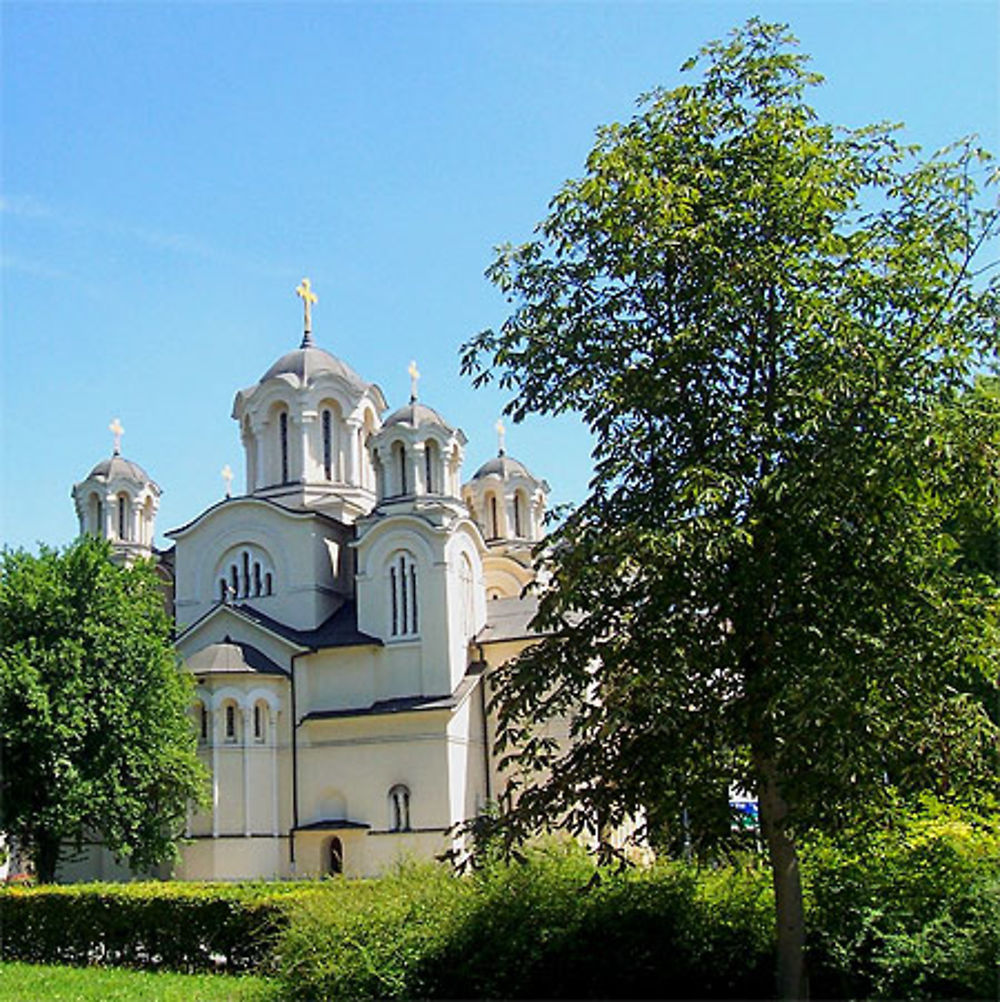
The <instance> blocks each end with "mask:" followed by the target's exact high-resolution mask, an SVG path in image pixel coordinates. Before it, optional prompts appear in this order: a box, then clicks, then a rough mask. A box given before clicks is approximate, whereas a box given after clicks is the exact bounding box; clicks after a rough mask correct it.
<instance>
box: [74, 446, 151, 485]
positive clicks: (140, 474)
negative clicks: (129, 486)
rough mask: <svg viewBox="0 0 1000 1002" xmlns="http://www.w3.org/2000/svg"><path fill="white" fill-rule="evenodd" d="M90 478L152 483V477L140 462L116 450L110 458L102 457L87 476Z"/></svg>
mask: <svg viewBox="0 0 1000 1002" xmlns="http://www.w3.org/2000/svg"><path fill="white" fill-rule="evenodd" d="M87 479H88V480H94V479H97V480H117V479H122V480H132V481H134V482H135V483H137V484H151V483H152V482H153V481H152V478H151V477H150V475H149V474H148V473H147V472H146V471H145V470H144V469H143V468H142V467H141V466H140V465H139V464H138V463H133V462H132V461H131V460H128V459H125V458H124V457H123V456H120V455H118V453H117V452H116V453H115V454H114V455H113V456H112V457H111V458H110V459H102V460H101V461H100V462H99V463H98V464H97V465H96V466H95V467H94V468H93V469H92V470H91V471H90V474H89V475H88V476H87Z"/></svg>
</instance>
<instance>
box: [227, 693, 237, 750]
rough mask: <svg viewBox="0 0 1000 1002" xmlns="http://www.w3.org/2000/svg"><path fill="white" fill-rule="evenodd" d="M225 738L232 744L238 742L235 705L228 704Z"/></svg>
mask: <svg viewBox="0 0 1000 1002" xmlns="http://www.w3.org/2000/svg"><path fill="white" fill-rule="evenodd" d="M225 736H226V740H227V741H228V742H230V743H232V742H235V741H236V706H235V705H234V704H233V703H226V730H225Z"/></svg>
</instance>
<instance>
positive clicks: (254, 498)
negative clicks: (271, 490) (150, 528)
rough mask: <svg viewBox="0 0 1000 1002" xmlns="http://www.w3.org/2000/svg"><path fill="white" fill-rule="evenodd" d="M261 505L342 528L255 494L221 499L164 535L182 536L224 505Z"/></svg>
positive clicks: (319, 514)
mask: <svg viewBox="0 0 1000 1002" xmlns="http://www.w3.org/2000/svg"><path fill="white" fill-rule="evenodd" d="M247 503H250V504H262V505H267V506H268V507H271V508H274V509H275V510H276V511H279V512H281V513H282V514H283V515H288V516H290V517H292V518H298V519H303V518H305V519H310V518H312V519H319V520H320V521H323V522H329V523H331V524H333V525H337V526H340V527H341V528H343V522H338V521H337V519H335V518H331V517H330V516H329V515H326V514H324V513H323V512H321V511H314V510H312V509H308V508H298V507H296V508H290V507H288V506H287V505H283V504H279V503H278V502H277V501H274V500H272V499H271V498H266V497H259V496H258V495H256V494H241V495H240V496H239V497H229V498H222V500H221V501H216V502H215V504H213V505H210V506H209V507H208V508H206V509H205V510H204V511H203V512H201V514H200V515H196V516H195V517H194V518H193V519H191V521H190V522H185V523H184V525H182V526H179V527H178V528H176V529H170V530H168V531H167V532H165V533H164V535H165V536H166V537H167V538H168V539H174V538H175V537H177V536H181V535H183V534H184V533H185V532H188V531H189V530H190V529H193V528H194V527H195V526H196V525H197V524H198V523H199V522H202V521H204V519H206V518H208V517H209V515H214V514H215V512H217V511H218V510H219V509H220V508H222V507H224V506H226V505H236V504H247Z"/></svg>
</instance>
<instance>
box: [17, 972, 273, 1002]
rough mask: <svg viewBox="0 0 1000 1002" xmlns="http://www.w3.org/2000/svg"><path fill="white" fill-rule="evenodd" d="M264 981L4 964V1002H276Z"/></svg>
mask: <svg viewBox="0 0 1000 1002" xmlns="http://www.w3.org/2000/svg"><path fill="white" fill-rule="evenodd" d="M277 998H278V995H277V991H276V989H275V988H274V986H273V985H272V984H271V983H270V982H268V981H267V980H265V979H264V978H255V977H249V976H244V977H227V976H225V975H221V974H218V975H216V974H172V973H167V972H156V973H150V972H147V971H127V970H122V969H117V970H113V969H111V968H104V967H59V966H55V965H51V966H50V965H43V964H37V965H36V964H4V963H0V1002H36V1000H38V1002H275V1000H276V999H277Z"/></svg>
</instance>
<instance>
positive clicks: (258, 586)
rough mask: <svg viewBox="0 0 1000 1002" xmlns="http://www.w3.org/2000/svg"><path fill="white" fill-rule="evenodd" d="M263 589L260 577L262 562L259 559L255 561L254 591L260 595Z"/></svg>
mask: <svg viewBox="0 0 1000 1002" xmlns="http://www.w3.org/2000/svg"><path fill="white" fill-rule="evenodd" d="M260 589H261V578H260V563H259V562H258V561H256V560H255V561H254V562H253V593H254V595H259V594H260Z"/></svg>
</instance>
